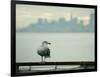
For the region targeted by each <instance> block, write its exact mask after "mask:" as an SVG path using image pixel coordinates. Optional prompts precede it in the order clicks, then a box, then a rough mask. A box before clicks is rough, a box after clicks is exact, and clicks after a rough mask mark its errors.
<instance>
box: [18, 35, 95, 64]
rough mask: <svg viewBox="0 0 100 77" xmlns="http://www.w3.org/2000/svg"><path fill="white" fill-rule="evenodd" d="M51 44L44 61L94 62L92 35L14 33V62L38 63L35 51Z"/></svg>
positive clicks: (39, 58) (38, 58)
mask: <svg viewBox="0 0 100 77" xmlns="http://www.w3.org/2000/svg"><path fill="white" fill-rule="evenodd" d="M45 40H46V41H48V42H50V43H51V45H49V48H50V50H51V58H47V59H46V61H94V33H16V61H17V62H40V61H41V57H40V56H39V55H38V54H37V49H38V48H39V46H40V45H41V42H42V41H45Z"/></svg>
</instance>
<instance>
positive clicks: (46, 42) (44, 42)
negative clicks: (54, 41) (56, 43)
mask: <svg viewBox="0 0 100 77" xmlns="http://www.w3.org/2000/svg"><path fill="white" fill-rule="evenodd" d="M42 44H46V45H47V44H51V43H50V42H48V41H43V42H42Z"/></svg>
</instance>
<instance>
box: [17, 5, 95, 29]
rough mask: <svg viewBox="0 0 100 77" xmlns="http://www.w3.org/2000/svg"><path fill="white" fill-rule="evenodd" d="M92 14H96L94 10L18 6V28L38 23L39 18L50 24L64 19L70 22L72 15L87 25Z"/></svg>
mask: <svg viewBox="0 0 100 77" xmlns="http://www.w3.org/2000/svg"><path fill="white" fill-rule="evenodd" d="M91 13H94V9H90V8H73V7H56V6H39V5H25V4H17V5H16V28H24V27H27V26H29V25H30V24H31V23H36V22H37V19H38V18H46V19H47V20H48V22H51V21H53V20H58V19H59V18H60V17H64V18H65V19H66V21H68V20H70V16H71V14H72V16H73V17H77V18H78V19H79V20H84V24H87V23H88V21H89V15H90V14H91Z"/></svg>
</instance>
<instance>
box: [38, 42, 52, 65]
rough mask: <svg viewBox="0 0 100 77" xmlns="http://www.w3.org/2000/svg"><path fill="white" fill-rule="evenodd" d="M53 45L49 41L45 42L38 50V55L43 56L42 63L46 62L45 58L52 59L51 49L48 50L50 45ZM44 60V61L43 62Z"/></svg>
mask: <svg viewBox="0 0 100 77" xmlns="http://www.w3.org/2000/svg"><path fill="white" fill-rule="evenodd" d="M50 44H51V43H49V42H47V41H43V42H42V45H41V46H40V47H39V48H38V50H37V54H38V55H40V56H41V62H42V63H44V62H45V58H50V49H49V48H48V45H50ZM43 58H44V60H43Z"/></svg>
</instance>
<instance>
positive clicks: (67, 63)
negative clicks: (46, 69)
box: [16, 61, 95, 71]
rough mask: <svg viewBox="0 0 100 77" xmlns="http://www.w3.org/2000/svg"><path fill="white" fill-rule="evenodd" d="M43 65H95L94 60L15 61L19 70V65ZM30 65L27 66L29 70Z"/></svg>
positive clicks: (85, 66)
mask: <svg viewBox="0 0 100 77" xmlns="http://www.w3.org/2000/svg"><path fill="white" fill-rule="evenodd" d="M41 65H43V66H45V65H55V67H57V65H80V66H81V67H84V68H87V67H88V66H95V62H91V61H88V62H87V61H84V62H44V63H41V62H22V63H16V70H17V71H18V70H19V66H41ZM30 68H31V67H29V70H30Z"/></svg>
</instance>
